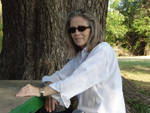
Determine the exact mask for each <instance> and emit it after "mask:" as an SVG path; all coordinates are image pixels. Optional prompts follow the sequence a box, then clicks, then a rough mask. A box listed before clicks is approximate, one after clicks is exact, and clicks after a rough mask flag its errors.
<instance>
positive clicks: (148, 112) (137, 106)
mask: <svg viewBox="0 0 150 113" xmlns="http://www.w3.org/2000/svg"><path fill="white" fill-rule="evenodd" d="M141 84H142V86H141ZM123 89H124V96H125V101H126V104H127V105H129V106H130V107H131V109H132V110H130V111H134V112H133V113H150V82H143V81H136V80H130V79H125V78H123Z"/></svg>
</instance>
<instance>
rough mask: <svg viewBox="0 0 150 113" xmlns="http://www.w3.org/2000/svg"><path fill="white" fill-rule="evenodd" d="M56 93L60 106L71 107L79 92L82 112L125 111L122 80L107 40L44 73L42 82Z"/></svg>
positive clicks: (107, 112)
mask: <svg viewBox="0 0 150 113" xmlns="http://www.w3.org/2000/svg"><path fill="white" fill-rule="evenodd" d="M46 81H51V82H53V83H52V84H50V85H49V86H50V87H51V88H53V89H55V90H56V91H58V92H59V95H53V97H54V98H55V99H57V100H58V102H59V103H60V104H61V105H64V106H65V107H66V108H68V107H69V106H70V99H71V98H72V97H74V96H76V95H78V99H79V104H78V109H79V110H81V111H83V112H84V113H125V103H124V97H123V91H122V79H121V75H120V69H119V66H118V61H117V58H116V55H115V52H114V50H113V49H112V47H111V46H110V45H109V44H108V43H107V42H102V43H100V44H98V45H97V46H96V47H95V48H94V49H93V50H92V51H91V52H90V53H87V51H86V48H84V49H83V50H82V51H81V52H79V54H78V55H77V56H76V57H75V58H73V59H72V60H70V61H69V62H68V63H67V64H66V65H65V66H64V67H63V68H62V69H61V70H59V71H56V72H55V73H54V74H52V75H51V76H44V77H43V78H42V82H46Z"/></svg>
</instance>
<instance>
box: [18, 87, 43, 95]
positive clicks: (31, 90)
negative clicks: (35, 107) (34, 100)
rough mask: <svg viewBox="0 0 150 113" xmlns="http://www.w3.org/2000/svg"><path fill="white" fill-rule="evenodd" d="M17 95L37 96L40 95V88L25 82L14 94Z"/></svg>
mask: <svg viewBox="0 0 150 113" xmlns="http://www.w3.org/2000/svg"><path fill="white" fill-rule="evenodd" d="M16 96H17V97H26V96H37V97H40V88H38V87H35V86H33V85H31V84H27V85H26V86H24V87H23V88H21V90H20V91H19V92H18V93H17V94H16Z"/></svg>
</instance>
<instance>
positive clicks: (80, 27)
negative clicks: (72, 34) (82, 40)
mask: <svg viewBox="0 0 150 113" xmlns="http://www.w3.org/2000/svg"><path fill="white" fill-rule="evenodd" d="M85 29H86V27H85V26H79V27H78V31H80V32H82V31H84V30H85Z"/></svg>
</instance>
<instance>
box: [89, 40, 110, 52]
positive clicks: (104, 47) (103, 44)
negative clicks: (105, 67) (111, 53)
mask: <svg viewBox="0 0 150 113" xmlns="http://www.w3.org/2000/svg"><path fill="white" fill-rule="evenodd" d="M95 50H104V51H108V50H112V47H111V45H110V44H109V43H107V42H101V43H99V44H98V45H97V46H96V47H95V48H94V49H93V50H92V51H95Z"/></svg>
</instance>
